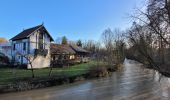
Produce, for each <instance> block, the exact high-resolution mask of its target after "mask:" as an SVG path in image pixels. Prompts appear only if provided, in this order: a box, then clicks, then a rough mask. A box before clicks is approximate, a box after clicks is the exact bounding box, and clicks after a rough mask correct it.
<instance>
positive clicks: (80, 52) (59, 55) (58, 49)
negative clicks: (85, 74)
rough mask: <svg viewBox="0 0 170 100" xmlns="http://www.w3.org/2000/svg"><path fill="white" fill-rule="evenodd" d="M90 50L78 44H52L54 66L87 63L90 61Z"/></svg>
mask: <svg viewBox="0 0 170 100" xmlns="http://www.w3.org/2000/svg"><path fill="white" fill-rule="evenodd" d="M88 56H89V52H88V51H87V50H85V49H83V48H81V47H78V46H76V45H63V44H61V45H59V44H51V61H52V64H53V66H57V65H62V66H63V65H69V64H76V63H85V62H88V61H89V57H88Z"/></svg>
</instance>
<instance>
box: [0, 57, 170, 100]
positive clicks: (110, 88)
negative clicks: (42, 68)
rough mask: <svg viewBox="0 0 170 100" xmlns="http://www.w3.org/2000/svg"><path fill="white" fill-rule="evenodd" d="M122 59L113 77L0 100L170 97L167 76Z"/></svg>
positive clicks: (147, 99)
mask: <svg viewBox="0 0 170 100" xmlns="http://www.w3.org/2000/svg"><path fill="white" fill-rule="evenodd" d="M154 73H155V72H154V71H152V70H149V69H143V67H142V64H140V63H138V62H135V61H132V60H125V62H124V64H123V68H122V70H120V71H118V72H114V73H113V75H112V77H107V78H101V79H93V80H86V81H81V82H77V83H73V84H67V85H62V86H56V87H50V88H44V89H38V90H31V91H25V92H17V93H8V94H1V95H0V100H170V88H169V87H170V79H168V78H166V77H162V78H161V81H160V82H159V74H158V73H155V74H154Z"/></svg>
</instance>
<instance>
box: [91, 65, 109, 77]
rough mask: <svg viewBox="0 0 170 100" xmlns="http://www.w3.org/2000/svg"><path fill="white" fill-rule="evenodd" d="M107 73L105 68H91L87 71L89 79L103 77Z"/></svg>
mask: <svg viewBox="0 0 170 100" xmlns="http://www.w3.org/2000/svg"><path fill="white" fill-rule="evenodd" d="M108 75H109V72H108V70H107V67H105V66H96V67H92V68H91V69H90V71H89V77H90V78H94V77H105V76H108Z"/></svg>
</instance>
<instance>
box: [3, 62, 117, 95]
mask: <svg viewBox="0 0 170 100" xmlns="http://www.w3.org/2000/svg"><path fill="white" fill-rule="evenodd" d="M49 71H50V70H49V69H39V70H34V72H35V78H31V71H30V70H24V69H9V68H6V69H4V68H3V69H1V70H0V72H1V73H2V74H1V76H0V93H8V92H15V91H26V90H32V89H38V88H45V87H50V86H57V85H62V84H68V83H73V82H77V81H82V80H86V79H91V78H96V77H106V76H109V75H111V72H113V71H114V69H113V68H110V67H107V66H106V65H105V64H104V63H97V62H94V61H92V62H89V63H84V64H78V65H73V66H70V67H68V68H53V70H52V75H51V76H48V75H49Z"/></svg>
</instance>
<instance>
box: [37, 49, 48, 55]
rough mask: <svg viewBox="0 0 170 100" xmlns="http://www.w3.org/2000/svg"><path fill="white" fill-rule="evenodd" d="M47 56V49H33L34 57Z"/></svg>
mask: <svg viewBox="0 0 170 100" xmlns="http://www.w3.org/2000/svg"><path fill="white" fill-rule="evenodd" d="M47 54H48V49H35V55H36V56H37V55H39V56H47Z"/></svg>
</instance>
